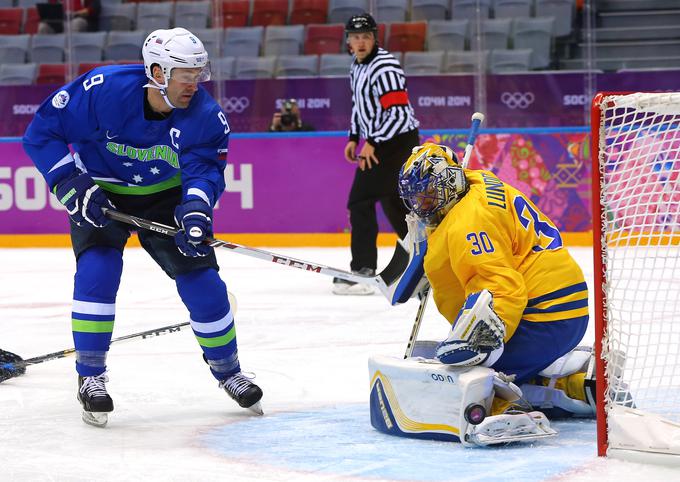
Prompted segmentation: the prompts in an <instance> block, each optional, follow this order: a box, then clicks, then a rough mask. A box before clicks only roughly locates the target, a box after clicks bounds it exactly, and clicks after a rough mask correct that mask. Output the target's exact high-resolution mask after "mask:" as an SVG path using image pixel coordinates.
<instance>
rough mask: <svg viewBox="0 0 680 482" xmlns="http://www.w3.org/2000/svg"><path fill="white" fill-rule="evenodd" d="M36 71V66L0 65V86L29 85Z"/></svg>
mask: <svg viewBox="0 0 680 482" xmlns="http://www.w3.org/2000/svg"><path fill="white" fill-rule="evenodd" d="M37 70H38V66H37V65H36V64H1V65H0V85H30V84H32V83H33V81H34V80H35V74H36V72H37Z"/></svg>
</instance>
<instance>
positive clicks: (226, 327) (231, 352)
mask: <svg viewBox="0 0 680 482" xmlns="http://www.w3.org/2000/svg"><path fill="white" fill-rule="evenodd" d="M175 282H176V284H177V291H178V292H179V295H180V297H181V298H182V301H183V302H184V304H185V305H186V307H187V309H188V310H189V315H190V317H191V328H192V330H193V331H194V335H195V336H196V340H197V341H198V344H199V345H200V346H201V349H202V350H203V354H204V358H205V360H206V362H207V363H208V365H210V371H211V372H212V374H213V376H214V377H215V378H216V379H217V380H220V381H223V380H225V379H227V378H229V377H230V376H231V375H234V374H236V373H238V372H239V371H240V370H241V367H240V365H239V361H238V351H237V347H236V328H235V326H234V315H233V313H232V311H231V306H230V304H229V298H228V296H227V286H226V285H225V284H224V281H222V279H221V278H220V277H219V275H218V273H217V271H216V270H215V269H212V268H204V269H199V270H195V271H191V272H189V273H185V274H181V275H178V276H177V277H176V279H175Z"/></svg>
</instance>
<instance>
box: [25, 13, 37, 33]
mask: <svg viewBox="0 0 680 482" xmlns="http://www.w3.org/2000/svg"><path fill="white" fill-rule="evenodd" d="M39 23H40V15H39V14H38V9H37V8H36V7H29V8H27V9H26V19H25V20H24V33H31V34H34V33H38V24H39Z"/></svg>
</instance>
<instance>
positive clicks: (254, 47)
mask: <svg viewBox="0 0 680 482" xmlns="http://www.w3.org/2000/svg"><path fill="white" fill-rule="evenodd" d="M263 32H264V27H232V28H228V29H226V30H225V31H224V42H223V43H222V55H227V56H231V57H257V56H258V55H260V49H261V48H262V33H263Z"/></svg>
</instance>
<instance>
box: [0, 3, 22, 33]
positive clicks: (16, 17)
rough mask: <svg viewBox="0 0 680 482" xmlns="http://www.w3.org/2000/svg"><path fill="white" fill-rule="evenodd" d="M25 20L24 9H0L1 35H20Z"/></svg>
mask: <svg viewBox="0 0 680 482" xmlns="http://www.w3.org/2000/svg"><path fill="white" fill-rule="evenodd" d="M23 20H24V9H23V8H0V35H18V34H19V33H20V32H21V22H22V21H23Z"/></svg>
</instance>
